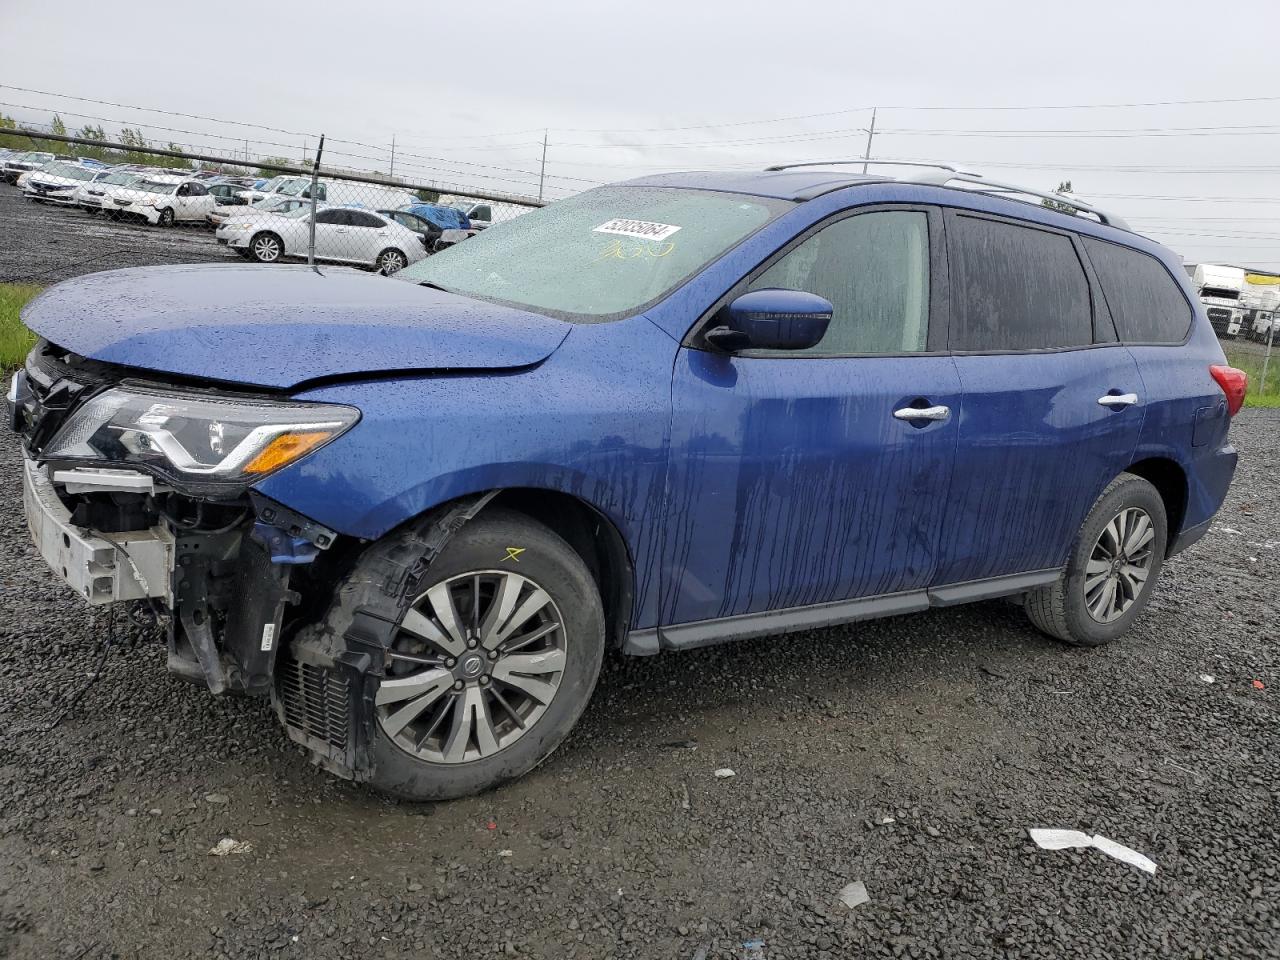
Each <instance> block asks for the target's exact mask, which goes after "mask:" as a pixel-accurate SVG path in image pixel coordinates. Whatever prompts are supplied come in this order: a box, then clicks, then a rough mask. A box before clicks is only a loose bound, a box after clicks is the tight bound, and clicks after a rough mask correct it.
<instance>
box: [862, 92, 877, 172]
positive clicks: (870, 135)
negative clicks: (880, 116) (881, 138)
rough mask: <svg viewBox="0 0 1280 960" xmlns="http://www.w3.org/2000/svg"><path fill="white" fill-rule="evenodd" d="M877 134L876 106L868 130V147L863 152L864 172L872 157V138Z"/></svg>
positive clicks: (872, 109)
mask: <svg viewBox="0 0 1280 960" xmlns="http://www.w3.org/2000/svg"><path fill="white" fill-rule="evenodd" d="M875 135H876V108H875V107H872V108H871V128H870V129H869V130H868V131H867V149H866V152H865V153H863V154H862V172H863V173H866V172H867V161H868V160H870V159H871V139H872V138H873V137H874V136H875Z"/></svg>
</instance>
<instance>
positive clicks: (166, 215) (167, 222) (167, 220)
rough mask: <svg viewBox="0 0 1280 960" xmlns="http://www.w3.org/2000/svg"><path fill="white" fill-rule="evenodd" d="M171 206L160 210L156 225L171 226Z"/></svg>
mask: <svg viewBox="0 0 1280 960" xmlns="http://www.w3.org/2000/svg"><path fill="white" fill-rule="evenodd" d="M173 220H174V216H173V207H165V208H164V209H163V210H161V211H160V219H159V220H157V221H156V226H160V227H172V226H173Z"/></svg>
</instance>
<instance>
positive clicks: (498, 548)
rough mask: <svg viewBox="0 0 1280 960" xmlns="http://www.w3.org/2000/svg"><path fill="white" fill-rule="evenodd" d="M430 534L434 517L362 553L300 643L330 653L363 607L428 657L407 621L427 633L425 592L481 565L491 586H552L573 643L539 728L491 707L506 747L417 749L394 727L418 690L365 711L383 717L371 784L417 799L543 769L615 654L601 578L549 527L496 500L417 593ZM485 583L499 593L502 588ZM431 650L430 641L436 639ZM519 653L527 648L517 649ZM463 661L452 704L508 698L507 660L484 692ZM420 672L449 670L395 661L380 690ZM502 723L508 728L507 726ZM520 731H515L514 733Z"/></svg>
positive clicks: (396, 644)
mask: <svg viewBox="0 0 1280 960" xmlns="http://www.w3.org/2000/svg"><path fill="white" fill-rule="evenodd" d="M429 529H430V525H429V524H417V525H410V526H409V527H408V528H405V529H403V530H401V531H397V532H395V533H392V534H389V535H388V536H387V537H385V538H384V539H383V540H380V541H378V542H377V543H375V544H373V546H371V547H370V548H369V549H368V550H367V551H366V552H365V554H364V555H363V556H362V557H361V558H360V560H359V561H358V563H357V564H356V567H355V568H354V570H353V571H352V572H351V574H350V575H349V576H347V577H346V578H345V579H344V580H343V581H342V582H341V583H340V584H339V586H338V588H337V590H336V592H335V596H334V599H333V602H332V604H331V606H330V608H329V610H328V613H327V615H326V616H325V618H324V619H323V621H322V622H320V623H318V624H316V625H314V626H311V627H307V628H304V629H303V630H302V631H300V632H299V634H298V636H297V637H296V638H295V640H294V642H295V644H314V645H317V646H319V647H323V648H327V649H329V650H340V649H341V647H342V637H343V636H344V635H345V634H346V632H347V631H348V629H349V628H350V627H351V624H352V621H353V619H354V618H355V616H356V614H357V612H362V613H365V614H371V615H373V616H374V617H378V618H382V619H384V620H386V621H389V622H394V623H396V624H398V625H400V628H399V629H397V631H396V632H395V634H394V635H393V638H392V644H393V649H401V650H403V651H404V654H405V655H406V656H421V657H422V659H426V657H425V656H423V655H422V654H423V651H417V652H411V651H416V650H417V648H416V647H411V648H407V649H406V648H404V647H403V646H402V644H403V642H404V641H405V639H406V638H407V639H408V641H410V642H412V643H418V642H419V641H421V640H422V639H423V638H422V636H421V634H420V633H414V632H412V631H409V630H407V629H406V628H404V626H403V621H404V620H405V619H406V617H408V618H409V619H410V622H411V623H412V624H414V625H415V626H416V629H417V630H419V631H422V630H427V627H425V626H423V625H422V623H421V621H419V620H416V619H414V615H415V613H417V615H418V616H421V613H420V612H418V611H420V609H421V608H422V605H423V604H424V603H426V602H428V601H426V600H425V599H424V598H426V597H427V595H428V593H429V592H430V591H433V590H436V588H438V587H440V586H442V585H446V584H447V583H448V582H450V581H457V580H460V579H462V578H463V577H464V576H466V577H467V578H468V579H469V578H470V577H472V576H475V575H476V573H477V572H481V573H482V574H483V577H484V578H487V580H489V581H492V580H493V579H494V578H495V577H496V576H497V575H498V574H506V575H511V574H515V575H518V578H519V579H520V580H521V581H525V582H527V583H532V584H535V585H536V586H537V587H538V588H540V589H541V590H542V591H545V594H546V595H547V597H548V598H549V600H550V601H551V602H552V607H551V609H554V610H555V611H556V612H557V613H558V614H559V615H560V616H561V617H562V620H563V623H562V624H561V630H562V633H563V636H562V638H561V641H562V642H561V648H562V650H561V652H560V653H558V654H557V657H558V659H557V660H556V661H555V662H556V664H557V665H560V666H561V669H559V670H558V671H557V673H556V675H555V690H554V695H553V696H550V697H549V698H548V699H549V701H550V702H549V703H546V704H542V705H540V707H541V709H538V710H536V711H533V710H530V711H527V712H526V716H533V717H534V719H533V720H532V721H531V722H528V723H527V729H523V730H519V731H516V730H515V729H514V724H515V723H516V721H514V720H512V719H506V720H502V719H501V717H500V716H499V715H500V714H501V713H502V708H501V707H495V706H494V704H493V703H491V704H490V708H491V709H492V714H491V716H494V717H498V718H499V720H500V721H501V723H503V724H505V727H503V728H502V729H506V731H507V734H506V736H507V738H508V739H509V740H510V742H509V743H507V741H506V740H503V741H502V743H503V744H504V745H502V746H500V747H499V748H498V749H496V750H493V751H492V752H490V753H488V754H484V753H482V752H481V747H480V738H479V734H477V735H476V738H475V740H474V741H473V743H474V746H473V747H472V748H471V749H469V750H467V751H466V753H467V757H466V758H465V759H461V760H458V759H454V760H452V761H451V762H445V761H444V759H443V757H442V756H440V755H439V754H440V753H442V752H443V751H435V756H434V759H432V758H431V755H432V751H431V750H427V751H425V753H426V754H427V755H426V756H424V755H423V754H417V753H413V752H411V750H412V744H411V743H410V742H409V741H410V740H411V739H412V738H409V737H406V736H404V735H403V732H398V733H397V734H396V735H394V736H393V735H389V734H388V732H387V730H388V729H392V728H394V726H395V723H394V722H392V723H390V724H389V723H388V720H389V719H390V718H389V716H388V714H389V712H390V711H391V710H392V709H393V708H394V709H400V708H402V707H403V706H405V705H410V704H412V703H413V699H412V698H411V697H407V696H406V697H401V696H400V694H401V693H402V692H403V691H402V690H401V691H397V692H396V694H395V700H394V702H393V703H392V704H391V705H382V710H383V713H382V715H381V716H379V715H377V711H378V709H379V707H378V706H374V705H373V704H369V706H368V709H369V710H371V711H374V713H375V715H374V716H370V717H366V718H365V719H366V720H369V721H371V722H370V724H369V725H370V727H371V728H372V729H373V730H374V733H373V742H372V750H371V755H372V770H371V771H370V772H369V775H368V777H367V779H368V781H369V782H370V784H371V785H372V786H374V787H375V788H377V789H378V790H381V791H383V792H385V793H389V794H392V795H394V796H397V797H401V798H403V799H408V800H446V799H452V798H455V797H461V796H466V795H468V794H473V793H477V792H480V791H483V790H488V789H491V788H493V787H496V786H498V785H500V784H502V783H505V782H507V781H509V780H514V779H516V778H518V777H520V776H522V775H524V774H525V773H528V772H529V771H530V770H532V769H533V768H534V767H536V766H537V765H538V764H539V763H541V762H542V761H543V760H545V759H546V758H547V757H548V756H549V755H550V754H551V753H552V751H554V750H555V749H556V747H558V746H559V745H560V743H561V742H562V741H563V740H564V738H565V737H566V736H567V735H568V733H569V731H570V730H571V729H572V728H573V726H574V724H575V723H576V722H577V720H578V718H579V717H580V716H581V714H582V711H583V710H584V709H585V707H586V705H587V702H588V700H589V699H590V697H591V692H592V690H593V689H594V687H595V683H596V679H597V677H598V676H599V672H600V664H601V660H602V658H603V652H604V636H605V629H604V612H603V609H602V605H601V601H600V595H599V591H598V589H597V586H596V583H595V580H594V579H593V577H592V576H591V573H590V571H589V570H588V569H587V567H586V565H585V564H584V563H583V561H582V559H581V558H580V557H579V556H578V554H577V553H576V552H574V550H573V549H572V548H571V547H570V546H569V545H568V544H567V543H566V542H565V541H564V540H563V539H561V538H560V537H559V536H558V535H556V534H555V533H554V532H553V531H551V530H550V529H549V528H547V527H546V526H544V525H542V524H540V523H537V522H536V521H534V520H531V519H529V518H528V517H526V516H524V515H522V514H519V513H516V512H514V511H510V510H506V509H503V508H502V507H500V506H490V507H488V508H486V509H484V510H483V511H482V512H481V513H480V514H478V515H477V516H476V517H474V518H473V519H472V520H470V521H469V522H467V523H466V524H465V525H463V526H462V527H461V529H460V530H458V531H457V532H456V533H455V534H453V536H452V537H451V538H450V539H449V540H448V541H447V542H446V543H445V545H444V547H443V548H442V549H441V550H440V552H439V554H438V555H437V556H435V557H434V558H433V559H430V563H429V565H428V566H427V567H426V570H425V573H424V574H423V575H422V578H421V580H420V581H419V582H418V583H417V584H416V585H415V587H414V589H411V590H407V591H406V590H404V589H403V587H402V585H403V584H404V583H405V578H406V573H407V572H408V571H411V570H413V569H414V567H415V565H416V564H419V563H420V562H421V561H422V560H423V559H424V558H429V556H430V553H431V547H430V543H429V539H428V534H429ZM484 589H486V590H494V591H496V588H495V587H491V586H487V587H485V588H484ZM401 594H403V595H401ZM530 595H531V594H530V588H528V587H527V586H526V587H525V589H524V593H523V594H522V596H524V597H525V598H529V597H530ZM436 596H437V597H439V596H440V594H439V593H438V592H437V593H436ZM489 602H490V604H491V605H493V604H496V602H497V600H496V592H495V596H491V597H490V598H489ZM495 609H496V607H495ZM459 610H460V611H461V613H460V616H459V617H458V620H459V622H461V621H462V620H464V619H467V618H468V616H469V615H470V611H468V610H466V609H465V605H464V606H462V607H460V608H459ZM514 610H515V613H513V614H511V618H512V619H514V617H515V616H518V615H519V613H520V612H522V611H523V610H524V606H523V605H521V606H518V607H514ZM411 611H413V612H411ZM495 616H496V615H495ZM431 619H432V620H433V622H434V623H436V624H437V626H438V624H439V623H440V621H439V620H436V619H435V618H434V616H433V617H431ZM531 623H532V621H531ZM516 626H519V625H516ZM537 627H538V624H537V623H532V627H531V628H530V629H527V630H526V631H524V632H522V633H519V634H517V635H516V637H515V639H517V640H519V639H521V638H522V637H523V636H525V635H528V636H532V635H533V634H534V633H536V632H537V629H536V628H537ZM428 632H430V631H429V630H428ZM552 635H554V632H553V634H552ZM547 642H548V641H546V640H543V641H539V643H547ZM424 646H428V647H429V644H425V645H424ZM527 649H528V648H526V650H527ZM535 649H536V647H535ZM476 651H477V652H479V653H484V652H485V649H484V646H482V645H480V646H477V647H476ZM425 652H426V653H428V654H430V655H431V656H435V654H436V651H435V650H426V651H425ZM517 655H521V654H517V653H512V654H511V656H517ZM464 656H466V657H473V656H474V653H473V651H471V650H466V651H464ZM452 659H454V660H455V661H456V662H455V663H454V664H453V666H452V667H450V668H447V669H448V670H449V671H451V672H452V673H453V676H451V677H448V678H446V679H449V680H452V681H453V682H454V683H457V682H461V683H462V684H463V687H462V689H459V690H455V689H453V688H452V686H450V689H449V690H448V691H447V692H446V693H445V694H442V695H441V696H452V697H454V698H455V699H456V701H457V703H455V705H454V706H452V707H449V708H448V709H450V710H458V709H460V708H461V706H460V705H461V702H462V700H463V698H464V697H465V698H467V699H468V700H469V702H471V703H473V704H474V703H476V702H478V701H479V700H480V699H482V698H487V699H489V700H492V701H495V702H496V697H497V696H498V695H499V694H497V693H493V692H492V691H493V690H504V689H506V687H505V686H504V682H503V681H502V680H501V679H500V678H499V670H498V669H496V667H495V661H492V660H490V661H487V662H486V664H485V666H484V669H486V670H488V671H489V672H490V673H491V675H492V679H491V684H492V685H491V686H490V687H488V688H487V689H486V690H484V691H479V688H478V687H477V686H475V685H474V684H473V680H476V681H478V677H476V678H469V679H465V680H464V679H463V675H462V673H461V670H462V667H464V666H467V665H468V664H463V663H462V662H461V660H462V658H452ZM397 669H400V670H402V671H403V672H402V673H401V674H400V675H399V676H397V675H396V674H395V673H394V672H393V671H395V670H397ZM414 669H417V670H418V671H420V672H419V673H417V674H416V676H418V677H425V678H426V680H430V679H431V678H430V677H428V676H427V672H428V671H436V670H439V671H445V670H446V668H445V667H444V665H443V664H440V665H439V666H436V667H427V666H419V665H418V664H416V663H404V662H391V663H389V665H388V675H387V676H386V677H384V678H383V679H382V681H381V684H380V686H379V695H380V696H381V695H382V694H383V689H382V685H386V686H387V687H390V686H391V683H392V682H393V681H394V682H397V683H399V684H400V685H401V686H402V687H403V686H404V685H405V684H406V683H413V682H415V681H414V680H413V679H412V678H413V677H414V676H415V674H414V673H413V670H414ZM488 675H489V674H485V676H488ZM511 677H512V679H513V680H515V681H517V683H520V682H527V681H526V680H525V679H524V678H523V677H522V676H518V675H511ZM426 680H424V681H423V683H422V684H421V686H422V687H423V689H422V691H421V694H422V695H429V694H431V693H432V692H433V691H434V688H433V687H432V686H431V685H430V684H429V683H427V682H426ZM508 692H509V693H511V694H512V695H511V696H510V697H509V698H508V699H510V700H515V699H516V697H517V696H518V695H519V694H520V693H521V689H520V687H518V686H517V687H515V688H512V690H510V691H508ZM535 705H536V704H535ZM508 709H510V707H508ZM517 712H519V711H518V710H517ZM423 714H424V716H423V717H422V718H421V719H420V720H418V721H417V722H418V723H419V724H420V728H421V730H422V731H424V732H429V731H428V730H427V728H428V727H429V725H430V716H429V715H425V714H426V711H425V710H424V711H423ZM535 714H536V716H535ZM392 716H394V714H392ZM445 721H446V723H448V722H450V718H449V717H448V716H446V718H445ZM478 729H479V724H478V721H477V730H478ZM495 729H499V728H498V727H497V725H496V722H495ZM413 732H415V733H416V732H417V731H416V730H415V731H413ZM513 732H514V733H515V736H514V737H512V736H511V734H512V733H513ZM439 736H441V734H439V733H438V732H437V733H430V735H429V736H428V737H427V738H424V739H425V740H426V741H427V742H428V743H432V742H434V740H433V738H439ZM493 745H494V744H490V746H493Z"/></svg>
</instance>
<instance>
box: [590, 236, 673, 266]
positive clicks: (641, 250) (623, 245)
mask: <svg viewBox="0 0 1280 960" xmlns="http://www.w3.org/2000/svg"><path fill="white" fill-rule="evenodd" d="M675 248H676V244H675V241H674V240H668V241H667V242H666V243H664V244H661V245H660V246H658V247H652V246H648V245H646V244H639V243H633V244H627V242H626V241H625V240H610V241H609V242H608V243H607V244H605V246H604V249H603V250H601V251H600V255H599V256H597V257H596V258H595V259H594V260H592V261H591V262H592V263H599V262H600V261H601V260H640V259H643V258H646V257H648V258H650V259H654V260H656V259H658V258H660V257H665V256H667V254H669V253H671V251H672V250H674V249H675Z"/></svg>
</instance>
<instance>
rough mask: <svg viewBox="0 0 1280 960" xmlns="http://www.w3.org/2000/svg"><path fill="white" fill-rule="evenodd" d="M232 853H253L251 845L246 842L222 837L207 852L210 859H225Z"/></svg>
mask: <svg viewBox="0 0 1280 960" xmlns="http://www.w3.org/2000/svg"><path fill="white" fill-rule="evenodd" d="M233 853H253V844H252V843H250V842H249V841H248V840H232V839H231V838H230V837H223V838H222V839H221V840H219V841H218V845H217V846H216V847H214V848H213V849H212V850H210V851H209V856H211V857H225V856H228V855H230V854H233Z"/></svg>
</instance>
